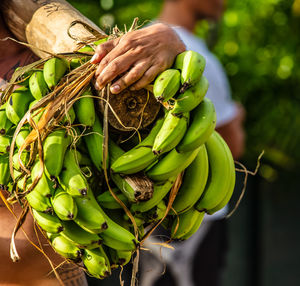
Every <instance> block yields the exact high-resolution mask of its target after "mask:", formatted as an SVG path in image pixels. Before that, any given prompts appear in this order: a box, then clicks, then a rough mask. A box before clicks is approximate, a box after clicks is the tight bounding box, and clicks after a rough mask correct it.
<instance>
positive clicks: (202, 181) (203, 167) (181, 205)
mask: <svg viewBox="0 0 300 286" xmlns="http://www.w3.org/2000/svg"><path fill="white" fill-rule="evenodd" d="M208 171H209V165H208V157H207V152H206V148H205V145H201V147H200V148H199V153H198V155H197V157H196V158H195V160H194V161H193V162H192V163H191V165H190V166H188V167H187V169H186V170H185V171H184V176H183V181H182V185H181V186H180V189H179V191H178V193H177V196H176V198H175V201H174V203H173V205H172V208H173V209H174V210H175V212H176V213H178V214H180V213H183V212H186V211H188V210H189V209H190V208H192V207H193V206H194V204H195V203H196V202H197V201H198V200H199V198H200V197H201V195H202V193H203V191H204V188H205V186H206V182H207V178H208Z"/></svg>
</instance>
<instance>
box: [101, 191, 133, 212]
mask: <svg viewBox="0 0 300 286" xmlns="http://www.w3.org/2000/svg"><path fill="white" fill-rule="evenodd" d="M113 192H114V193H115V194H116V196H117V197H118V198H119V199H120V200H121V201H122V202H123V203H124V204H125V205H126V206H128V200H127V197H126V196H125V195H124V194H123V193H119V189H117V188H113ZM96 199H97V202H98V203H99V205H100V206H101V207H103V208H105V209H112V210H114V209H121V208H122V206H121V205H120V204H119V203H118V202H117V201H116V200H115V199H114V197H113V196H112V195H111V193H110V191H106V192H104V193H102V194H100V195H99V196H97V198H96Z"/></svg>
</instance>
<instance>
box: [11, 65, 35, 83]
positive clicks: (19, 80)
mask: <svg viewBox="0 0 300 286" xmlns="http://www.w3.org/2000/svg"><path fill="white" fill-rule="evenodd" d="M20 69H21V67H17V68H16V69H15V72H17V71H19V70H20ZM33 72H34V69H32V70H30V71H27V72H23V74H21V75H19V76H18V77H17V80H16V82H15V83H16V84H18V85H21V86H25V87H28V86H29V78H30V76H31V75H32V73H33Z"/></svg>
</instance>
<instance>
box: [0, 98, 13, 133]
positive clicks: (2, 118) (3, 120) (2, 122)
mask: <svg viewBox="0 0 300 286" xmlns="http://www.w3.org/2000/svg"><path fill="white" fill-rule="evenodd" d="M6 105H7V102H6V103H5V104H3V105H1V107H0V135H5V134H6V133H7V132H8V131H9V130H10V128H11V127H12V125H13V123H12V122H11V121H10V120H9V119H8V118H7V115H6Z"/></svg>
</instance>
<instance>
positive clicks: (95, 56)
mask: <svg viewBox="0 0 300 286" xmlns="http://www.w3.org/2000/svg"><path fill="white" fill-rule="evenodd" d="M97 58H98V54H94V55H93V56H92V58H91V63H94V62H95V61H96V60H97Z"/></svg>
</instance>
